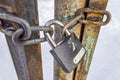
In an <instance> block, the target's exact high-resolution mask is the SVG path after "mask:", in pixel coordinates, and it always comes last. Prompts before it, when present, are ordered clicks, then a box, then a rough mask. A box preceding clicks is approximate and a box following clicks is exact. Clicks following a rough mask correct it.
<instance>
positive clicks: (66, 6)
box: [54, 0, 86, 80]
mask: <svg viewBox="0 0 120 80" xmlns="http://www.w3.org/2000/svg"><path fill="white" fill-rule="evenodd" d="M85 2H86V0H55V18H56V19H58V20H60V21H62V22H63V23H64V24H66V23H68V22H69V19H66V18H65V16H71V15H75V12H76V11H77V10H78V9H79V8H83V7H85ZM77 26H79V27H76V28H75V29H74V32H75V34H76V35H77V37H78V38H79V37H80V32H81V24H79V25H77ZM55 65H56V66H55V70H54V71H55V73H56V74H54V75H55V76H54V80H73V77H74V73H73V72H72V73H70V74H66V73H64V71H63V70H62V69H61V67H60V66H59V65H58V64H57V63H55Z"/></svg>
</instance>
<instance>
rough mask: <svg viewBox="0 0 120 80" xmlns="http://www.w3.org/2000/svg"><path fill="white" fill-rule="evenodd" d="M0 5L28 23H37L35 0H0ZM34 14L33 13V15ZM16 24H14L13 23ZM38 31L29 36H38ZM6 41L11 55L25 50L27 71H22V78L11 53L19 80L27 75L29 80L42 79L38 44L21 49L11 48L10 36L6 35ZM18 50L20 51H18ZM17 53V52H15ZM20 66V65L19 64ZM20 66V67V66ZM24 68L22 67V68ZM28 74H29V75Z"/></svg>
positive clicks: (26, 79)
mask: <svg viewBox="0 0 120 80" xmlns="http://www.w3.org/2000/svg"><path fill="white" fill-rule="evenodd" d="M0 6H1V7H4V8H6V9H7V10H9V11H12V12H14V13H15V14H16V15H17V16H19V17H21V18H24V19H26V20H27V21H28V22H29V23H30V25H34V26H35V25H38V22H39V21H38V11H37V0H31V1H28V0H0ZM34 14H35V15H34ZM13 25H15V26H16V24H13ZM38 37H39V34H38V33H33V34H32V36H31V38H38ZM6 38H7V41H8V42H9V43H8V45H9V46H10V51H11V55H12V54H15V53H14V52H15V51H18V53H21V52H25V54H26V59H27V64H26V65H27V66H28V70H29V73H23V75H25V76H24V77H26V78H24V79H23V78H22V77H21V76H23V75H21V73H22V72H21V71H19V70H20V69H19V66H17V64H18V63H17V60H15V59H16V58H14V57H15V56H14V55H12V57H13V60H14V64H15V67H16V71H17V75H18V79H19V80H28V79H29V78H28V76H30V79H29V80H43V74H42V60H41V48H40V44H37V45H31V46H21V47H22V50H23V51H20V50H19V48H17V49H18V50H15V49H13V48H12V45H11V43H12V42H10V41H11V38H9V37H6ZM19 51H20V52H19ZM16 54H17V53H16ZM20 67H21V66H20ZM21 68H22V67H21ZM23 70H24V69H23ZM29 74H30V75H29Z"/></svg>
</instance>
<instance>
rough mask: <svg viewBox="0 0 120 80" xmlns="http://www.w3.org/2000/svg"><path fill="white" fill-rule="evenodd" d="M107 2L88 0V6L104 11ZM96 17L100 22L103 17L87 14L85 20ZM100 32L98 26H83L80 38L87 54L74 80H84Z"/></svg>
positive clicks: (105, 0)
mask: <svg viewBox="0 0 120 80" xmlns="http://www.w3.org/2000/svg"><path fill="white" fill-rule="evenodd" d="M107 2H108V0H89V6H88V7H90V8H94V9H100V10H105V8H106V5H107ZM93 15H94V16H96V18H95V19H94V20H95V21H97V20H98V19H100V20H102V18H103V15H101V14H95V13H89V14H87V16H86V18H87V19H90V18H91V17H92V16H93ZM99 31H100V26H99V25H85V29H84V33H83V38H82V44H83V45H84V46H85V48H86V50H87V54H86V56H85V57H84V59H83V60H82V61H81V63H80V64H79V66H78V68H77V70H76V75H75V79H74V80H86V79H87V75H88V71H89V67H90V64H91V61H92V57H93V53H94V50H95V46H96V42H97V39H98V35H99Z"/></svg>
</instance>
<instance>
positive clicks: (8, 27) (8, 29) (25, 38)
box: [0, 8, 111, 45]
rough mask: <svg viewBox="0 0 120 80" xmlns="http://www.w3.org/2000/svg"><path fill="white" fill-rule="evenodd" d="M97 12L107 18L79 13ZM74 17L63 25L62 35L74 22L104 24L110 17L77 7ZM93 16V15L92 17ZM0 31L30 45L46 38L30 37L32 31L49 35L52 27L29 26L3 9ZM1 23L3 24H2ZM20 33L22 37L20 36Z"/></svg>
mask: <svg viewBox="0 0 120 80" xmlns="http://www.w3.org/2000/svg"><path fill="white" fill-rule="evenodd" d="M84 12H87V13H97V14H102V15H106V16H107V18H106V20H105V21H92V20H85V17H84V15H83V14H81V13H84ZM75 16H76V17H75V18H73V19H72V20H71V21H70V22H69V23H67V24H66V25H65V26H62V27H63V31H62V35H65V34H66V32H69V29H70V28H73V27H74V25H76V24H78V23H79V24H80V23H81V24H82V23H83V24H88V25H89V24H90V25H91V24H92V25H106V24H108V23H109V21H110V19H111V14H110V13H109V12H108V11H105V10H93V9H90V8H82V9H79V10H78V11H77V12H76V13H75ZM93 18H94V17H93ZM0 21H1V22H0V31H1V32H3V33H4V34H5V35H7V36H10V37H12V41H13V42H14V43H15V44H17V45H31V44H37V43H40V42H45V41H46V38H39V39H32V40H31V39H30V37H31V34H32V32H38V31H43V32H48V33H49V34H50V35H51V36H52V35H53V31H54V29H53V28H51V27H46V25H45V26H30V24H29V23H28V22H27V21H26V20H24V19H22V18H19V17H17V16H15V15H12V14H7V13H4V11H3V12H2V13H0ZM48 22H50V24H52V25H55V24H58V25H59V23H62V22H60V21H58V20H50V21H48ZM3 23H4V24H5V25H3ZM12 23H15V24H18V25H19V26H20V27H19V28H17V29H15V27H14V25H12ZM21 35H22V37H21Z"/></svg>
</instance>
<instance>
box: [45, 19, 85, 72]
mask: <svg viewBox="0 0 120 80" xmlns="http://www.w3.org/2000/svg"><path fill="white" fill-rule="evenodd" d="M53 22H54V23H55V22H56V21H54V20H53ZM50 23H52V21H49V22H47V23H46V25H45V26H51V24H50ZM59 25H60V26H64V25H63V24H62V23H61V24H59ZM66 34H67V36H65V37H63V39H62V40H61V41H60V42H58V43H57V44H56V43H55V42H54V40H53V39H52V37H51V36H50V34H49V33H48V32H45V33H44V35H45V37H46V40H47V41H48V43H49V44H50V46H51V47H52V48H53V49H52V50H50V53H51V54H52V55H53V57H54V58H55V60H56V61H57V62H58V63H59V65H60V66H61V67H62V69H63V70H64V71H65V72H66V73H70V72H72V71H73V70H74V69H75V68H76V67H77V65H78V64H79V62H80V60H81V59H82V57H83V56H84V55H85V53H86V50H85V48H84V47H83V46H82V44H81V43H80V41H79V40H78V38H77V37H76V35H75V34H74V33H70V32H69V31H68V30H67V31H66Z"/></svg>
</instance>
